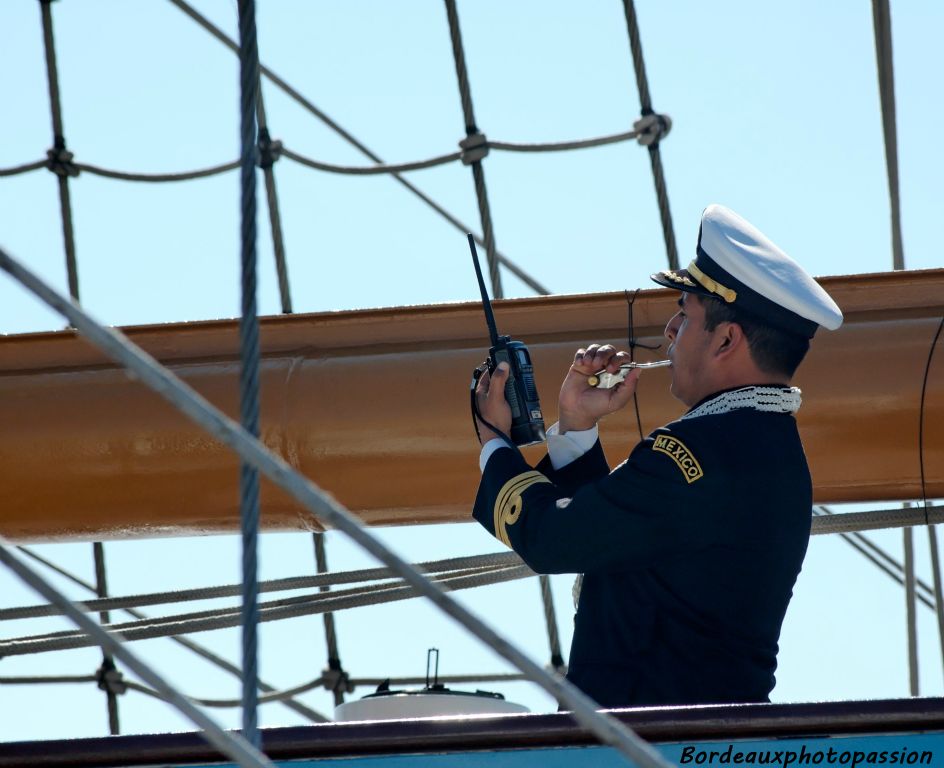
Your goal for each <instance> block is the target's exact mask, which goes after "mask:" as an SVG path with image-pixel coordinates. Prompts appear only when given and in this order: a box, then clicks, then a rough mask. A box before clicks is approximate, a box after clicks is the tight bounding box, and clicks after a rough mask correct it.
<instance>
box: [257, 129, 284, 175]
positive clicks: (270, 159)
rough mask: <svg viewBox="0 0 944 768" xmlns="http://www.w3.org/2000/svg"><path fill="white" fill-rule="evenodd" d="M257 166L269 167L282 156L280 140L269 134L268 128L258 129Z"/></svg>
mask: <svg viewBox="0 0 944 768" xmlns="http://www.w3.org/2000/svg"><path fill="white" fill-rule="evenodd" d="M258 147H259V167H260V168H271V167H272V166H273V165H275V161H276V160H278V159H279V158H280V157H282V142H281V141H279V140H278V139H272V138H271V137H270V136H269V129H268V128H260V129H259V143H258Z"/></svg>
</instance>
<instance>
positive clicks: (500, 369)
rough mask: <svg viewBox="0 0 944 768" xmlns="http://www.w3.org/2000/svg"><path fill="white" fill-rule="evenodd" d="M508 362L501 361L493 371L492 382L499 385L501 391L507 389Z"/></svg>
mask: <svg viewBox="0 0 944 768" xmlns="http://www.w3.org/2000/svg"><path fill="white" fill-rule="evenodd" d="M508 372H509V369H508V363H506V362H504V361H503V362H501V363H499V364H498V365H497V366H495V370H494V371H493V372H492V383H493V384H494V385H495V386H496V387H498V390H499V391H500V392H504V391H505V382H506V381H508Z"/></svg>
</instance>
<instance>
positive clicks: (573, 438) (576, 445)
mask: <svg viewBox="0 0 944 768" xmlns="http://www.w3.org/2000/svg"><path fill="white" fill-rule="evenodd" d="M599 437H600V433H599V430H598V429H597V428H596V425H594V426H592V427H590V429H583V430H580V431H576V430H572V431H570V432H565V433H564V434H563V435H561V434H559V433H558V425H557V424H553V425H551V426H550V427H549V428H548V430H547V455H548V456H549V457H550V459H551V466H552V467H554V469H562V468H563V467H566V466H567V465H568V464H570V463H571V462H572V461H576V460H577V459H579V458H580V457H581V456H583V455H584V454H585V453H586V452H587V451H589V450H590V449H591V448H593V446H594V445H595V444H596V442H597V440H598V439H599Z"/></svg>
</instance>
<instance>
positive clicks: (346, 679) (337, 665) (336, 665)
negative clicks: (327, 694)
mask: <svg viewBox="0 0 944 768" xmlns="http://www.w3.org/2000/svg"><path fill="white" fill-rule="evenodd" d="M321 679H322V684H323V685H324V688H325V690H326V691H331V692H332V693H353V692H354V685H353V684H352V683H351V676H350V675H349V674H348V673H347V672H345V671H344V670H343V669H341V662H340V661H338V660H337V659H328V668H327V669H325V670H322V672H321Z"/></svg>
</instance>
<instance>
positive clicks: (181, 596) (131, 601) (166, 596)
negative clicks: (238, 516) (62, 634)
mask: <svg viewBox="0 0 944 768" xmlns="http://www.w3.org/2000/svg"><path fill="white" fill-rule="evenodd" d="M24 552H25V553H26V554H28V555H29V556H30V557H32V558H34V559H36V560H37V561H38V562H41V563H43V564H44V565H46V566H47V567H49V568H53V569H55V570H57V572H59V573H61V574H62V575H64V576H66V578H69V579H71V580H73V581H75V582H76V583H78V584H80V585H81V586H84V587H86V588H87V589H89V590H91V591H93V592H94V591H95V588H94V587H92V586H91V585H88V584H87V583H85V582H82V581H81V580H76V579H75V577H74V576H72V575H71V574H69V573H68V572H67V571H63V570H62V569H60V568H58V567H57V566H56V565H55V564H53V563H50V562H49V561H48V560H45V559H43V558H41V557H40V556H39V555H36V554H34V553H32V552H30V551H29V550H24ZM521 562H522V561H521V558H520V556H518V555H517V554H515V553H514V552H493V553H489V554H484V555H465V556H462V557H451V558H446V559H444V560H430V561H425V562H421V563H414V567H415V568H416V569H417V570H419V571H421V572H422V573H445V572H448V571H470V572H471V571H476V570H485V569H489V568H495V567H502V566H511V565H521ZM393 575H394V572H393V570H392V569H391V568H363V569H360V570H354V571H335V572H328V573H323V574H319V575H317V576H290V577H287V578H282V579H270V580H268V581H263V582H260V584H259V591H260V592H283V591H289V590H293V589H307V588H310V587H324V586H331V585H340V584H357V583H362V582H369V581H378V580H380V579H389V578H391V577H392V576H393ZM241 590H242V586H241V585H239V584H224V585H221V586H216V587H197V588H193V589H182V590H168V591H164V592H150V593H144V594H138V595H128V596H123V597H109V598H105V599H101V600H87V601H85V602H84V603H83V606H84V607H85V609H86V610H89V611H101V610H116V609H127V608H129V607H132V606H138V607H140V606H144V605H161V604H163V603H183V602H189V601H193V600H209V599H214V598H219V597H235V596H237V595H239V594H240V593H241ZM57 614H58V611H57V610H56V608H55V606H50V605H47V604H42V605H32V606H23V607H18V608H3V609H0V621H9V620H11V619H28V618H36V617H39V616H55V615H57Z"/></svg>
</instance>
